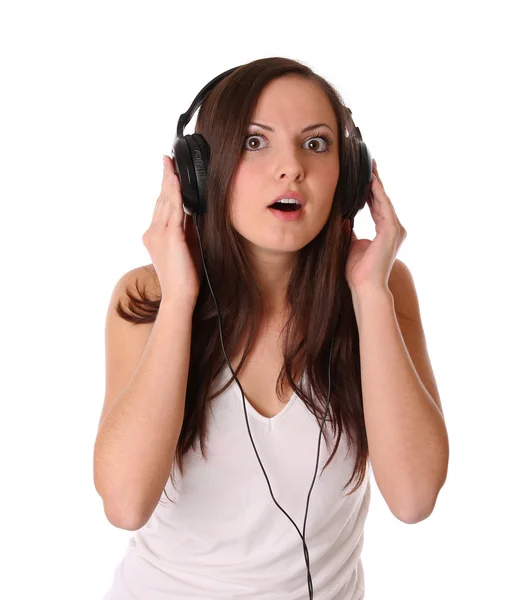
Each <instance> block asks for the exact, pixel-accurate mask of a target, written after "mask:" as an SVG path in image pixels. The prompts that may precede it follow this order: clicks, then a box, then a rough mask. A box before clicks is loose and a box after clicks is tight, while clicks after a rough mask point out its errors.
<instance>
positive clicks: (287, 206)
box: [268, 202, 302, 212]
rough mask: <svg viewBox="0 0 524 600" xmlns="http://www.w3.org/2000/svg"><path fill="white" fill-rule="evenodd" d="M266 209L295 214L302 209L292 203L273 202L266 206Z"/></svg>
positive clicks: (300, 206) (299, 205)
mask: <svg viewBox="0 0 524 600" xmlns="http://www.w3.org/2000/svg"><path fill="white" fill-rule="evenodd" d="M268 208H274V209H275V210H281V211H282V212H296V211H297V210H300V209H301V208H302V205H301V204H297V203H292V202H275V203H273V204H271V205H270V206H268Z"/></svg>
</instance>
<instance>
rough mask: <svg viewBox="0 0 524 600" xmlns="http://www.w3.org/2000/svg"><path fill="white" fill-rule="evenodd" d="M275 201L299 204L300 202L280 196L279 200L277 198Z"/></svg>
mask: <svg viewBox="0 0 524 600" xmlns="http://www.w3.org/2000/svg"><path fill="white" fill-rule="evenodd" d="M277 202H282V203H283V204H300V202H299V201H298V200H295V199H294V198H282V199H281V200H277Z"/></svg>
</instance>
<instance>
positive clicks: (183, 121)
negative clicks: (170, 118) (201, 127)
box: [176, 65, 241, 138]
mask: <svg viewBox="0 0 524 600" xmlns="http://www.w3.org/2000/svg"><path fill="white" fill-rule="evenodd" d="M240 66H241V65H240ZM238 68H239V67H233V68H232V69H228V70H227V71H224V72H223V73H221V74H220V75H217V76H216V77H215V78H214V79H212V80H211V81H210V82H209V83H208V84H206V85H205V86H204V87H203V88H202V89H201V90H200V91H199V92H198V94H197V95H196V98H195V99H194V100H193V102H192V104H191V106H190V107H189V108H188V109H187V111H186V112H185V113H182V114H181V115H180V118H179V119H178V125H177V128H176V137H177V138H180V137H182V136H183V135H184V128H185V126H186V125H187V124H188V123H189V121H191V119H192V118H193V115H194V114H195V111H196V110H197V109H198V107H199V106H200V104H201V103H202V102H203V100H204V99H205V97H206V95H207V93H208V92H209V90H210V89H211V88H213V87H215V85H216V84H217V83H219V82H220V81H222V79H225V78H226V77H227V76H228V75H229V74H230V73H232V72H233V71H236V70H237V69H238Z"/></svg>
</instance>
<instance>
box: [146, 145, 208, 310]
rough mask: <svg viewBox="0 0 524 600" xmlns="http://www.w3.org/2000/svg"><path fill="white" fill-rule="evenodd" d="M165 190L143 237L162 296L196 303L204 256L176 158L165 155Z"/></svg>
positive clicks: (163, 185) (163, 182)
mask: <svg viewBox="0 0 524 600" xmlns="http://www.w3.org/2000/svg"><path fill="white" fill-rule="evenodd" d="M163 160H164V175H163V179H162V189H161V191H160V195H159V196H158V199H157V201H156V206H155V210H154V213H153V219H152V221H151V225H150V226H149V229H147V231H146V232H145V233H144V235H143V236H142V242H143V244H144V246H145V247H146V249H147V251H148V252H149V255H150V256H151V260H152V261H153V266H154V267H155V271H156V274H157V277H158V281H159V283H160V287H161V289H162V298H163V299H165V298H174V299H176V300H177V301H179V300H182V301H184V302H185V301H187V302H189V303H192V304H193V306H194V304H195V303H196V299H197V297H198V292H199V290H200V278H201V276H202V258H201V255H200V247H199V244H198V237H197V232H196V229H195V225H194V223H193V219H192V218H191V217H190V216H189V215H188V218H187V219H185V222H186V224H185V227H186V229H185V230H184V216H185V214H186V213H185V212H184V208H183V206H182V193H181V188H180V180H179V178H178V175H177V174H176V173H175V168H174V165H173V159H171V158H170V157H168V156H165V155H164V156H163Z"/></svg>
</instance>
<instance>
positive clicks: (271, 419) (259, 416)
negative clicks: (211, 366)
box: [223, 365, 304, 425]
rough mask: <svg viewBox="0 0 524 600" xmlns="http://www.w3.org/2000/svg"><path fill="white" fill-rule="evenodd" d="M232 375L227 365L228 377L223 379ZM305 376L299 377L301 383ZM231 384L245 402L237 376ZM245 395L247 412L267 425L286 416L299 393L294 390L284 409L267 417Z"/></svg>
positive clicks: (235, 392) (238, 396)
mask: <svg viewBox="0 0 524 600" xmlns="http://www.w3.org/2000/svg"><path fill="white" fill-rule="evenodd" d="M223 375H224V374H223ZM230 376H231V371H230V370H229V367H228V366H227V365H226V368H225V377H226V379H224V380H223V381H224V382H225V381H226V380H227V379H229V377H230ZM303 377H304V374H302V376H301V378H300V379H299V383H301V382H302V378H303ZM230 385H232V386H234V388H235V389H234V394H235V396H236V397H237V399H238V400H240V401H241V402H242V404H243V402H244V400H243V398H242V392H241V390H240V386H239V385H238V383H237V380H236V379H235V378H233V381H232V382H231V384H230ZM243 395H244V398H245V399H246V410H247V412H248V413H250V414H251V415H252V416H253V417H254V418H255V419H256V420H258V421H260V422H262V423H265V424H267V425H274V424H275V423H277V422H278V421H280V420H281V419H282V418H284V416H285V415H286V414H287V413H288V412H289V411H290V410H291V408H292V407H293V405H294V404H295V402H296V401H297V399H298V396H297V393H296V392H295V391H293V393H292V394H291V397H290V399H289V400H288V401H287V402H286V404H285V405H284V406H283V407H282V409H281V410H279V411H278V413H277V414H276V415H273V416H272V417H266V416H264V415H262V414H261V413H259V412H258V410H257V409H256V408H255V407H254V406H253V405H252V404H251V402H250V400H249V397H248V395H247V394H246V393H245V392H244V394H243Z"/></svg>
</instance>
